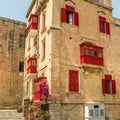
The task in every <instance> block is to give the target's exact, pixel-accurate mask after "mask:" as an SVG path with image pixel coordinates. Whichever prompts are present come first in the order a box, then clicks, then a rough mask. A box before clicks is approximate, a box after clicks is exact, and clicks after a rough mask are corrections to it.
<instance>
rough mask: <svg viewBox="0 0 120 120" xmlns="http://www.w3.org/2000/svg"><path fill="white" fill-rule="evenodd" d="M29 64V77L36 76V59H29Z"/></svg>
mask: <svg viewBox="0 0 120 120" xmlns="http://www.w3.org/2000/svg"><path fill="white" fill-rule="evenodd" d="M27 63H28V68H27V76H34V75H36V65H37V62H36V58H29V60H28V61H27Z"/></svg>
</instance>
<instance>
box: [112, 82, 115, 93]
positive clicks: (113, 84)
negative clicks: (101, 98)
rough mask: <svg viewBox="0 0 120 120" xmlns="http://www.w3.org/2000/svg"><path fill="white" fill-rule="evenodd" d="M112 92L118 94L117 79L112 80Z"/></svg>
mask: <svg viewBox="0 0 120 120" xmlns="http://www.w3.org/2000/svg"><path fill="white" fill-rule="evenodd" d="M112 94H116V81H115V80H112Z"/></svg>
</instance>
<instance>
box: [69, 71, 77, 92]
mask: <svg viewBox="0 0 120 120" xmlns="http://www.w3.org/2000/svg"><path fill="white" fill-rule="evenodd" d="M69 92H79V72H78V71H77V70H69Z"/></svg>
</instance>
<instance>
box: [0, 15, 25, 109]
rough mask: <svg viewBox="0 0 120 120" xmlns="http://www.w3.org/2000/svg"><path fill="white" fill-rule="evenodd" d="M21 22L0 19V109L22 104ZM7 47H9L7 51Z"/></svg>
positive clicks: (23, 26) (22, 28)
mask: <svg viewBox="0 0 120 120" xmlns="http://www.w3.org/2000/svg"><path fill="white" fill-rule="evenodd" d="M25 29H26V25H25V23H23V22H19V21H15V20H11V19H7V18H2V17H0V44H1V45H2V50H1V51H0V107H1V108H4V107H15V106H16V105H20V104H21V103H22V96H23V73H20V72H19V61H23V62H24V49H23V48H19V40H20V34H22V35H25ZM9 46H10V47H11V48H10V49H9Z"/></svg>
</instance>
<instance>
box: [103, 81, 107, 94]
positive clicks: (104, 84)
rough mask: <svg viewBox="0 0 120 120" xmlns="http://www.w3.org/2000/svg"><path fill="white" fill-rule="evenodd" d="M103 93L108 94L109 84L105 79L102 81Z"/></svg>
mask: <svg viewBox="0 0 120 120" xmlns="http://www.w3.org/2000/svg"><path fill="white" fill-rule="evenodd" d="M102 91H103V94H105V93H107V83H106V80H105V79H102Z"/></svg>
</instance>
